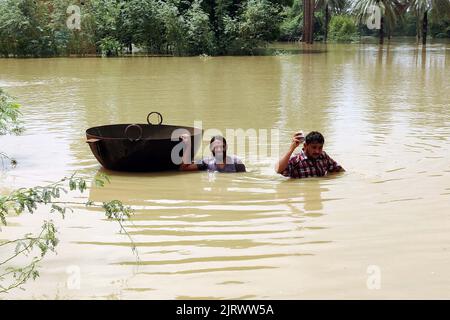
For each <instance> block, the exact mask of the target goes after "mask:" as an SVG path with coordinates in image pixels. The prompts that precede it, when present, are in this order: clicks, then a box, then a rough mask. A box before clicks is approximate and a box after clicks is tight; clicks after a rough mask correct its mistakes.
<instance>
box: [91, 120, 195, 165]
mask: <svg viewBox="0 0 450 320" xmlns="http://www.w3.org/2000/svg"><path fill="white" fill-rule="evenodd" d="M152 114H157V115H158V117H159V123H158V124H152V123H151V122H150V116H151V115H152ZM162 121H163V118H162V115H161V114H160V113H159V112H150V113H149V114H148V116H147V124H113V125H105V126H99V127H93V128H89V129H87V130H86V138H87V141H86V142H87V143H88V144H89V147H90V148H91V151H92V153H93V154H94V156H95V157H96V158H97V160H98V161H99V162H100V163H101V164H102V166H103V167H105V168H106V169H109V170H116V171H141V172H142V171H165V170H177V169H178V167H179V163H178V164H177V163H174V162H173V161H172V150H173V149H174V147H175V146H176V145H177V144H179V143H180V140H179V139H178V138H177V137H176V136H175V141H172V133H173V132H174V131H175V130H177V129H184V130H185V131H186V133H188V134H190V136H191V141H192V148H191V160H192V159H193V157H194V155H195V153H196V152H197V150H198V148H199V147H200V145H201V141H202V136H203V130H201V129H198V128H193V127H184V126H175V125H163V124H162ZM178 147H179V146H178ZM180 154H182V151H181V152H180Z"/></svg>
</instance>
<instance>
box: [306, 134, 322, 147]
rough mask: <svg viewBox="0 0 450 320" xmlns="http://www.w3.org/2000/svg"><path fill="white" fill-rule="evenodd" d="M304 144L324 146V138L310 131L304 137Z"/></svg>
mask: <svg viewBox="0 0 450 320" xmlns="http://www.w3.org/2000/svg"><path fill="white" fill-rule="evenodd" d="M305 142H306V144H310V143H320V144H324V143H325V138H324V137H323V135H322V134H321V133H320V132H318V131H311V132H310V133H308V134H307V135H306V138H305Z"/></svg>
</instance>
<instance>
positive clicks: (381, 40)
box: [380, 17, 384, 44]
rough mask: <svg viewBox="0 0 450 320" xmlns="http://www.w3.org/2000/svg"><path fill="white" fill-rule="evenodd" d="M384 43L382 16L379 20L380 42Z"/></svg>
mask: <svg viewBox="0 0 450 320" xmlns="http://www.w3.org/2000/svg"><path fill="white" fill-rule="evenodd" d="M383 43H384V17H381V21H380V44H383Z"/></svg>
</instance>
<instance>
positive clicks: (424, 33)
mask: <svg viewBox="0 0 450 320" xmlns="http://www.w3.org/2000/svg"><path fill="white" fill-rule="evenodd" d="M427 33H428V10H425V12H424V13H423V21H422V44H423V45H424V46H425V45H426V44H427Z"/></svg>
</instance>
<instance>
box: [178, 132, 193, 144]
mask: <svg viewBox="0 0 450 320" xmlns="http://www.w3.org/2000/svg"><path fill="white" fill-rule="evenodd" d="M180 139H181V141H182V142H183V143H184V144H185V145H186V146H187V147H189V146H190V145H191V136H190V135H188V134H187V133H183V134H182V135H181V136H180Z"/></svg>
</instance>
